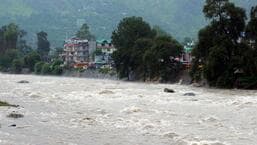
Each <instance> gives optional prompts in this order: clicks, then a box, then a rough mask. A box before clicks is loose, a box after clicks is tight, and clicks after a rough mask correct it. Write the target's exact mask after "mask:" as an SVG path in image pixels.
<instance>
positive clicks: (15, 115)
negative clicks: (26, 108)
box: [7, 113, 24, 119]
mask: <svg viewBox="0 0 257 145" xmlns="http://www.w3.org/2000/svg"><path fill="white" fill-rule="evenodd" d="M7 117H9V118H14V119H18V118H23V117H24V115H22V114H18V113H10V114H9V115H7Z"/></svg>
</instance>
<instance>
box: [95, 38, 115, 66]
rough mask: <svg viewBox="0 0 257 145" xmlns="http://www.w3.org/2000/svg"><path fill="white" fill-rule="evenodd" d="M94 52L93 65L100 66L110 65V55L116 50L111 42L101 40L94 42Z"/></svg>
mask: <svg viewBox="0 0 257 145" xmlns="http://www.w3.org/2000/svg"><path fill="white" fill-rule="evenodd" d="M96 51H97V53H96V54H95V64H96V65H97V66H101V65H106V64H111V63H112V57H111V55H112V53H113V52H114V51H116V49H115V47H114V46H113V44H112V43H111V41H109V40H105V39H103V40H97V41H96Z"/></svg>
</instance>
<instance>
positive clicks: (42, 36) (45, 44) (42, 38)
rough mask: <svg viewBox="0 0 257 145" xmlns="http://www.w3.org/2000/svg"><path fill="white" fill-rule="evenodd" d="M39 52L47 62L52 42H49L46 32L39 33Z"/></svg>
mask: <svg viewBox="0 0 257 145" xmlns="http://www.w3.org/2000/svg"><path fill="white" fill-rule="evenodd" d="M37 51H38V53H39V54H40V56H41V57H42V59H43V60H44V61H46V60H47V58H48V53H49V51H50V42H49V41H48V40H47V33H46V32H44V31H41V32H39V33H37Z"/></svg>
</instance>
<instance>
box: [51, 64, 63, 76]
mask: <svg viewBox="0 0 257 145" xmlns="http://www.w3.org/2000/svg"><path fill="white" fill-rule="evenodd" d="M62 73H63V68H62V67H61V66H58V65H57V66H54V67H53V68H52V74H53V75H61V74H62Z"/></svg>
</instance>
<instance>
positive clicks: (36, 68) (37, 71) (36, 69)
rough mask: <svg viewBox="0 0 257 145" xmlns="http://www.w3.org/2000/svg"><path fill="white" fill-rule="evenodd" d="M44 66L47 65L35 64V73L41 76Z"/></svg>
mask: <svg viewBox="0 0 257 145" xmlns="http://www.w3.org/2000/svg"><path fill="white" fill-rule="evenodd" d="M44 64H45V63H44V62H42V61H40V62H37V63H36V64H35V67H34V72H35V73H36V74H41V73H42V68H43V66H44Z"/></svg>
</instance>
